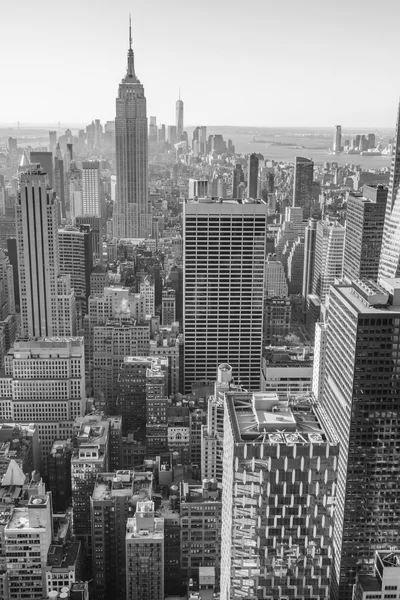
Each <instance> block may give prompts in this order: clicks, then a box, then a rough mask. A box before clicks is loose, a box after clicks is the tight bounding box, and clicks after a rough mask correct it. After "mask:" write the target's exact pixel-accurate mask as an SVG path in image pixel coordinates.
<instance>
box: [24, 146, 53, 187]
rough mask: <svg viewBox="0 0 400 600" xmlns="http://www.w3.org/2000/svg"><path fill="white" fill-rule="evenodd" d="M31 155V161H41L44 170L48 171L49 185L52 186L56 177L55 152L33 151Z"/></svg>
mask: <svg viewBox="0 0 400 600" xmlns="http://www.w3.org/2000/svg"><path fill="white" fill-rule="evenodd" d="M29 156H30V161H31V163H40V166H41V167H42V169H43V171H44V172H45V173H47V176H48V178H49V186H50V187H51V188H52V187H53V179H54V176H53V175H54V173H53V170H54V167H53V154H52V153H51V152H31V153H30V155H29Z"/></svg>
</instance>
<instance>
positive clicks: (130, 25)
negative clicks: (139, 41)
mask: <svg viewBox="0 0 400 600" xmlns="http://www.w3.org/2000/svg"><path fill="white" fill-rule="evenodd" d="M129 50H132V22H131V13H129Z"/></svg>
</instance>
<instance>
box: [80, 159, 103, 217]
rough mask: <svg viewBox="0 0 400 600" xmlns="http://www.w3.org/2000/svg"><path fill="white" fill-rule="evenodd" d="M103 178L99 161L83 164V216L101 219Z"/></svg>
mask: <svg viewBox="0 0 400 600" xmlns="http://www.w3.org/2000/svg"><path fill="white" fill-rule="evenodd" d="M101 201H102V198H101V178H100V163H99V161H98V160H85V161H83V163H82V210H83V215H85V216H90V217H101V212H102V205H101Z"/></svg>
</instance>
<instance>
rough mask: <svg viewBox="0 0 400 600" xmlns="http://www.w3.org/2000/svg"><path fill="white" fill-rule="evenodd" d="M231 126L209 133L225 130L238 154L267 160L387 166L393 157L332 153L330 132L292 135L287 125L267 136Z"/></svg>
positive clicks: (374, 167) (377, 167) (368, 166)
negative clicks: (299, 159) (298, 160)
mask: <svg viewBox="0 0 400 600" xmlns="http://www.w3.org/2000/svg"><path fill="white" fill-rule="evenodd" d="M229 129H230V128H228V127H224V128H222V127H219V128H216V127H210V128H209V131H208V133H209V134H211V133H222V135H223V136H224V139H225V141H227V140H228V139H229V138H230V139H232V141H233V143H234V144H235V148H236V152H237V153H238V154H249V153H251V152H257V153H259V154H262V155H263V156H264V158H266V159H271V160H276V161H279V162H280V161H282V162H294V160H295V158H296V156H304V157H306V158H311V159H313V161H314V162H315V163H316V164H323V163H324V162H337V163H338V164H340V165H345V164H350V165H360V166H361V167H362V168H364V169H382V168H384V167H390V162H391V157H390V156H360V155H359V154H337V155H333V154H329V146H330V144H331V135H329V137H328V136H327V137H319V136H315V137H314V136H312V135H310V136H303V135H293V132H291V131H285V130H284V128H280V131H279V132H278V128H277V129H276V130H275V131H276V132H277V134H276V135H268V132H267V131H266V130H264V131H260V130H258V131H254V132H248V133H247V132H243V131H235V129H233V128H232V129H230V130H229ZM362 133H364V132H362ZM353 135H355V134H349V135H348V136H346V135H343V139H345V138H346V137H352V136H353ZM254 136H256V140H260V141H259V142H257V141H256V142H255V141H254Z"/></svg>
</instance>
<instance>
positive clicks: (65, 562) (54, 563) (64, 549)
mask: <svg viewBox="0 0 400 600" xmlns="http://www.w3.org/2000/svg"><path fill="white" fill-rule="evenodd" d="M79 549H80V542H72V543H70V544H67V545H66V546H61V545H57V544H51V546H50V548H49V551H48V553H47V567H52V568H55V569H66V568H68V567H73V566H74V565H75V563H76V561H77V558H78V554H79Z"/></svg>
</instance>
